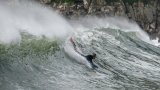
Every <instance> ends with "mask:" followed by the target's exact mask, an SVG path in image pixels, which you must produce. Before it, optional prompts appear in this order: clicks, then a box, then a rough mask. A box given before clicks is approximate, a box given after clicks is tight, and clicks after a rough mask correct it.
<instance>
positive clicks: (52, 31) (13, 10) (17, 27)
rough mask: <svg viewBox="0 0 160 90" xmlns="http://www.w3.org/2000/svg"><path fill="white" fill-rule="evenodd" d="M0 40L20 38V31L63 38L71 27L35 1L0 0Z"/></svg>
mask: <svg viewBox="0 0 160 90" xmlns="http://www.w3.org/2000/svg"><path fill="white" fill-rule="evenodd" d="M0 11H1V14H0V19H1V21H0V42H3V43H10V42H13V41H19V40H21V35H20V32H27V33H30V34H32V35H36V36H42V35H44V36H46V37H48V38H65V37H66V36H68V35H69V34H70V33H72V27H71V26H70V25H69V23H67V21H66V20H65V19H64V18H63V17H61V16H60V15H58V14H57V13H56V12H55V11H54V10H53V9H51V8H49V7H46V6H43V5H40V4H37V3H35V2H27V1H21V2H12V3H10V2H9V1H8V2H7V1H6V2H2V1H0Z"/></svg>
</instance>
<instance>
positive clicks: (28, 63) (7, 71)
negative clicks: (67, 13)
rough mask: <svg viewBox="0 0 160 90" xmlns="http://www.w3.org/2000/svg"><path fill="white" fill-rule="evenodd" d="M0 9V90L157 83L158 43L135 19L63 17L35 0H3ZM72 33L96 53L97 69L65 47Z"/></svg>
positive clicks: (154, 88)
mask: <svg viewBox="0 0 160 90" xmlns="http://www.w3.org/2000/svg"><path fill="white" fill-rule="evenodd" d="M0 11H1V12H0V13H1V14H0V19H1V21H0V42H1V44H0V90H158V89H160V48H159V47H157V46H155V45H154V43H152V41H150V40H149V38H148V36H147V35H146V34H145V33H144V32H142V30H141V29H140V28H139V27H138V26H137V24H136V23H134V22H131V21H128V20H126V19H124V18H119V17H116V18H111V17H108V18H96V17H87V18H80V19H78V20H70V21H66V20H65V19H63V18H62V17H61V16H59V15H58V14H56V13H55V12H54V11H53V10H52V9H49V8H47V7H45V6H42V5H38V4H35V3H33V2H32V3H31V2H30V3H27V2H25V3H24V2H3V4H2V3H1V5H0ZM71 35H72V37H73V38H74V40H75V42H76V45H77V46H78V47H79V49H81V51H82V52H83V53H84V54H85V55H87V54H91V53H92V52H95V53H96V54H97V58H96V59H95V60H94V63H95V64H96V65H97V66H98V67H99V68H98V69H96V70H92V69H89V68H88V67H86V65H84V64H79V63H78V62H77V60H76V59H78V58H77V57H76V54H73V56H70V55H72V54H71V53H74V52H72V50H73V49H71V50H70V49H67V50H70V51H68V52H67V53H65V51H64V48H63V47H65V46H66V43H65V42H66V40H67V39H66V38H67V37H69V36H71ZM68 54H70V55H68ZM71 57H72V58H71Z"/></svg>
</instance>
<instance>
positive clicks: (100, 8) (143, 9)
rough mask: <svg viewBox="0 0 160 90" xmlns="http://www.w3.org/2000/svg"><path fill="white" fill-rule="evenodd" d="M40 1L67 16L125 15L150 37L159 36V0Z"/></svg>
mask: <svg viewBox="0 0 160 90" xmlns="http://www.w3.org/2000/svg"><path fill="white" fill-rule="evenodd" d="M37 1H39V0H37ZM40 2H41V3H45V4H48V5H50V6H51V7H53V8H55V9H56V10H58V11H60V13H62V15H64V16H65V17H67V18H73V17H79V16H87V15H93V16H99V17H105V16H121V17H127V18H129V19H130V20H134V21H136V22H137V23H138V24H139V26H140V27H141V28H142V29H143V30H145V31H146V32H147V33H148V34H149V35H150V36H151V39H155V38H157V37H159V38H160V0H40ZM159 41H160V40H159Z"/></svg>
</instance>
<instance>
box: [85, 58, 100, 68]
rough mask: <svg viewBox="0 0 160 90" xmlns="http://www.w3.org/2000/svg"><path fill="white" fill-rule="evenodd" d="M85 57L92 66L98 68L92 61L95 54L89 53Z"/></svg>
mask: <svg viewBox="0 0 160 90" xmlns="http://www.w3.org/2000/svg"><path fill="white" fill-rule="evenodd" d="M85 58H86V59H87V60H88V61H89V62H90V63H91V64H92V68H98V67H97V66H96V65H95V64H94V63H93V61H92V59H93V56H92V55H87V56H85Z"/></svg>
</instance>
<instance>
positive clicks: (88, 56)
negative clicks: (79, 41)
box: [70, 37, 98, 68]
mask: <svg viewBox="0 0 160 90" xmlns="http://www.w3.org/2000/svg"><path fill="white" fill-rule="evenodd" d="M70 41H71V42H72V44H73V47H74V50H75V51H76V52H77V53H79V54H80V55H81V56H83V57H85V58H86V59H87V60H88V61H89V62H90V63H91V65H92V68H98V67H97V66H96V65H95V64H94V63H93V59H95V58H96V54H95V53H93V54H92V55H83V54H82V53H80V52H79V51H78V50H77V48H76V44H75V42H74V41H73V39H72V37H71V38H70Z"/></svg>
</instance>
